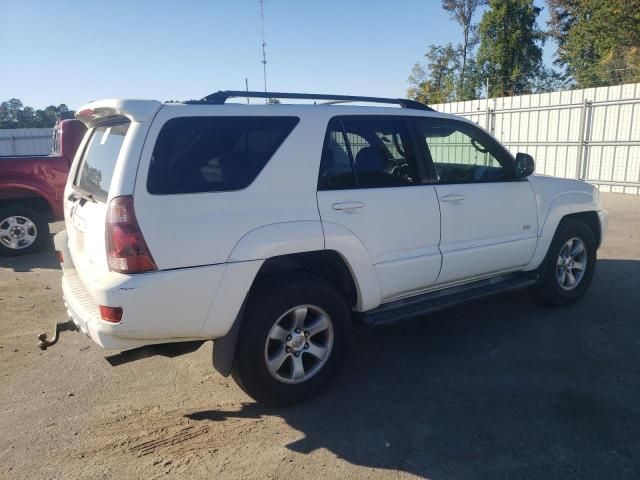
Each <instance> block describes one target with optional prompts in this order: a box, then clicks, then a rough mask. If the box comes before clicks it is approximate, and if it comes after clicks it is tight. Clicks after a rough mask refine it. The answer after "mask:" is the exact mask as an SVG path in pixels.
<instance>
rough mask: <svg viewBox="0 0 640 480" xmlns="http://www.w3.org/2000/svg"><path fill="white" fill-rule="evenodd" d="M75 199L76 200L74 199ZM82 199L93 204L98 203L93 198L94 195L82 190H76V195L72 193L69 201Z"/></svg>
mask: <svg viewBox="0 0 640 480" xmlns="http://www.w3.org/2000/svg"><path fill="white" fill-rule="evenodd" d="M72 196H73V197H75V198H72ZM78 198H80V199H82V200H89V201H90V202H93V203H97V200H96V199H95V198H94V197H93V194H92V193H89V192H83V191H81V190H76V191H75V192H74V193H72V194H71V195H69V200H71V201H74V200H76V199H78Z"/></svg>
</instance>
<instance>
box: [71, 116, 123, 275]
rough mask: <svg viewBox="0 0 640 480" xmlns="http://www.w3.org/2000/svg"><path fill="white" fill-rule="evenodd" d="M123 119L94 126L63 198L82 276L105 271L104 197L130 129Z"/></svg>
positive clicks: (105, 204)
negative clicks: (69, 186)
mask: <svg viewBox="0 0 640 480" xmlns="http://www.w3.org/2000/svg"><path fill="white" fill-rule="evenodd" d="M130 125H131V124H130V122H129V121H123V120H122V119H119V120H116V121H114V122H108V123H105V124H102V125H99V126H97V127H95V128H94V129H93V130H92V131H91V132H90V134H89V135H90V136H89V139H88V140H87V142H86V144H85V147H84V151H83V153H82V157H81V159H80V162H79V163H78V167H77V168H76V170H75V172H74V173H73V178H72V179H70V181H71V188H67V190H66V197H67V198H65V220H66V228H67V234H68V237H69V250H70V253H71V256H72V259H73V263H74V265H75V267H76V269H77V270H78V271H79V273H80V274H81V276H83V277H85V279H94V278H96V277H97V276H99V275H100V274H102V273H104V272H107V271H108V266H107V256H106V249H105V219H106V218H105V217H106V212H107V198H108V194H109V189H110V186H111V181H112V177H113V175H114V171H115V169H116V165H117V161H118V157H119V155H120V153H121V151H122V150H123V145H124V142H125V139H126V136H127V133H128V131H129V129H130Z"/></svg>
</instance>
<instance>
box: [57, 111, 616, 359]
mask: <svg viewBox="0 0 640 480" xmlns="http://www.w3.org/2000/svg"><path fill="white" fill-rule="evenodd" d="M82 109H93V110H96V111H98V110H99V111H101V112H112V113H110V114H117V115H122V116H126V117H127V118H129V120H130V121H131V122H132V123H131V126H130V128H129V132H128V134H127V137H126V139H125V142H124V145H123V148H122V150H121V152H120V155H119V157H118V159H117V165H116V168H115V171H114V175H113V180H112V183H111V187H110V190H109V195H108V198H107V202H108V201H110V200H111V199H112V198H114V197H117V196H121V195H133V197H134V206H135V212H136V216H137V219H138V222H139V224H140V227H141V230H142V232H143V234H144V237H145V239H146V242H147V244H148V245H149V248H150V250H151V252H152V255H153V257H154V259H155V261H156V263H157V265H158V268H159V271H157V272H149V273H145V274H139V275H122V274H119V273H114V272H110V271H109V270H108V268H107V263H106V252H105V241H104V232H105V212H106V203H101V202H97V203H93V202H87V203H85V204H84V205H83V206H82V208H80V209H79V210H77V211H76V213H77V214H79V216H78V218H77V219H76V220H75V223H74V220H73V219H72V218H71V215H70V211H69V210H70V208H71V205H70V204H69V203H67V204H65V217H66V228H67V232H64V233H62V234H59V235H58V236H56V248H57V249H58V250H60V251H62V252H63V255H64V258H65V262H64V263H63V272H64V277H63V290H64V295H65V299H66V303H67V307H68V310H69V314H70V316H71V317H72V318H73V319H74V321H75V322H76V323H77V324H78V325H79V326H80V327H81V328H82V330H83V331H85V333H87V334H88V335H89V336H90V337H91V338H92V339H93V340H94V341H96V342H97V343H98V344H100V345H102V346H104V347H105V348H119V349H123V348H132V347H135V346H141V345H146V344H154V343H164V342H175V341H180V340H190V339H211V338H214V339H215V338H219V337H222V336H224V335H226V334H227V333H228V331H229V329H230V328H231V326H232V325H233V322H234V321H235V319H236V316H237V315H238V312H239V311H240V308H241V306H242V303H243V302H244V300H245V297H246V295H247V292H248V291H249V289H250V288H251V285H252V284H253V281H254V278H255V276H256V274H257V273H258V271H259V270H260V267H261V266H262V265H263V263H264V261H265V260H266V259H268V258H271V257H274V256H279V255H286V254H290V253H300V252H309V251H321V250H323V249H326V250H332V251H335V252H337V253H338V254H339V255H340V257H341V258H342V259H343V260H344V261H345V263H346V265H347V267H348V269H349V270H350V272H351V274H352V276H353V280H354V283H355V286H356V290H357V300H356V304H355V305H354V309H355V310H358V311H367V310H371V309H373V308H376V307H377V306H379V305H380V304H381V303H384V302H388V301H392V300H394V299H397V298H401V297H407V296H411V295H414V294H416V293H418V292H422V291H425V290H433V289H438V288H443V287H445V286H449V285H453V284H460V283H465V282H468V281H472V280H474V279H477V278H479V277H483V276H485V277H486V276H490V275H492V274H495V273H498V272H502V271H514V270H532V269H535V268H537V267H538V266H539V265H540V262H541V261H542V259H543V258H544V255H545V254H546V251H547V249H548V246H549V243H550V242H551V239H552V238H553V234H554V233H555V229H556V228H557V225H558V223H559V222H560V220H561V219H562V217H563V216H564V215H567V214H568V213H575V212H583V211H597V212H599V216H600V219H601V224H602V229H603V231H604V228H605V226H606V215H605V212H604V211H602V208H601V206H600V205H599V199H598V196H597V190H595V189H594V188H593V187H592V186H590V185H588V184H584V183H581V182H571V181H568V180H559V179H553V178H544V177H536V176H533V177H531V178H529V179H528V180H527V181H522V182H505V183H500V184H498V183H491V184H474V185H446V186H445V185H438V186H433V185H418V186H411V187H402V188H382V189H362V190H342V191H321V192H317V178H318V170H319V165H320V157H321V151H322V144H323V141H324V135H325V131H326V127H327V123H328V121H329V119H330V118H331V117H333V116H336V115H358V114H366V115H399V116H430V117H436V118H448V117H450V116H448V115H445V114H439V113H435V112H425V111H418V110H408V109H407V110H403V109H396V108H384V107H375V108H371V107H354V106H344V105H342V106H328V105H317V106H313V105H271V106H266V107H265V106H259V105H251V106H245V105H237V104H229V105H217V106H213V105H182V104H170V105H163V104H160V103H158V102H155V101H148V102H145V101H137V100H136V101H128V100H126V101H120V100H118V101H114V100H106V101H101V102H95V103H93V104H89V105H86V106H84V107H82ZM215 115H224V116H232V115H247V116H258V115H268V116H272V115H282V116H296V117H299V119H300V121H299V123H298V125H297V126H296V127H295V128H294V130H293V132H292V133H291V134H290V136H289V137H288V138H287V140H286V141H285V142H284V143H283V144H282V145H281V147H280V148H279V149H278V150H277V151H276V153H275V154H274V155H273V157H272V158H271V160H270V161H269V162H268V163H267V165H266V166H265V168H264V169H263V170H262V171H261V172H260V174H259V175H258V176H257V178H256V179H255V180H254V182H253V183H251V184H250V185H249V186H248V187H246V188H245V189H243V190H239V191H234V192H218V193H198V194H183V195H151V194H149V193H148V191H147V188H146V184H147V172H148V170H149V164H150V161H151V154H152V151H153V148H154V145H155V141H156V138H157V136H158V133H159V131H160V129H161V128H162V126H163V125H164V123H165V122H167V121H168V120H169V119H171V118H176V117H184V116H215ZM100 118H102V117H100V115H98V114H96V115H95V116H94V117H86V118H85V119H84V120H85V121H86V123H87V124H88V125H89V126H90V127H92V126H94V125H95V123H96V122H98V121H99V120H100ZM455 118H457V117H455ZM86 138H88V135H87V137H85V143H86ZM82 150H83V145H81V147H80V149H79V150H78V151H79V152H81V151H82ZM80 156H81V155H80V154H78V155H77V158H76V159H75V161H74V164H73V166H72V169H71V173H70V175H69V182H68V185H67V189H66V191H65V196H66V197H68V196H69V194H71V193H72V189H71V183H72V181H73V178H74V176H75V170H76V169H77V165H78V162H79V158H80ZM453 194H456V195H457V194H460V195H463V196H464V197H465V201H464V202H461V203H458V204H454V203H450V202H449V203H448V202H442V197H444V196H446V195H453ZM439 197H440V199H439ZM342 202H360V203H362V204H363V208H360V209H355V210H353V211H345V210H341V211H339V210H335V209H334V208H333V204H335V203H342ZM526 225H529V228H524V227H525V226H526ZM80 230H81V231H80ZM100 304H102V305H108V306H122V307H123V310H124V316H123V319H122V322H121V323H119V324H115V325H114V324H109V323H107V322H104V321H102V320H101V319H100V316H99V313H96V312H97V309H98V305H100Z"/></svg>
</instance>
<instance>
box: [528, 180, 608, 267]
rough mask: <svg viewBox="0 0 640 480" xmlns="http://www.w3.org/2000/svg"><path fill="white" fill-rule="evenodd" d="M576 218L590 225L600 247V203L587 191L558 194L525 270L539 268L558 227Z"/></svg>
mask: <svg viewBox="0 0 640 480" xmlns="http://www.w3.org/2000/svg"><path fill="white" fill-rule="evenodd" d="M569 218H574V219H577V220H580V221H583V222H585V223H586V224H587V226H589V228H590V229H591V231H592V232H593V235H594V237H595V238H596V245H597V246H598V247H599V246H600V242H601V241H602V233H603V232H602V228H601V225H600V218H599V217H598V204H597V202H596V201H595V199H594V197H593V195H592V194H589V193H587V192H566V193H562V194H560V195H557V196H556V197H555V198H554V199H553V201H552V202H551V204H550V205H549V208H548V209H547V213H546V216H545V219H544V222H542V223H541V225H540V229H539V232H538V244H537V246H536V250H535V253H534V255H533V257H532V259H531V261H530V262H529V264H528V265H527V267H526V268H525V270H534V269H537V268H538V267H539V266H540V265H541V264H542V262H543V261H544V259H545V257H546V255H547V252H548V250H549V247H550V246H551V242H552V241H553V238H554V236H555V234H556V232H557V231H558V227H559V226H560V224H561V222H562V221H563V220H565V219H569Z"/></svg>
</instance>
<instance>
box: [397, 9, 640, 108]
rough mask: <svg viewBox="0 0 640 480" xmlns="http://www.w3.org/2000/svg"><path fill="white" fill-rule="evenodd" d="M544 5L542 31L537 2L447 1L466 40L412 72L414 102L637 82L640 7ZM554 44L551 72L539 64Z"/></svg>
mask: <svg viewBox="0 0 640 480" xmlns="http://www.w3.org/2000/svg"><path fill="white" fill-rule="evenodd" d="M546 6H547V8H548V9H549V18H548V20H547V22H546V26H547V29H546V30H543V29H542V28H540V27H539V25H538V22H537V20H538V17H539V15H540V12H541V11H542V8H540V7H537V6H536V5H535V4H534V1H533V0H442V8H443V9H444V10H445V11H447V12H448V13H449V14H450V16H451V19H452V20H454V21H455V22H456V23H457V24H458V25H459V27H460V29H461V41H460V43H458V44H456V45H454V44H453V43H448V44H446V45H430V46H429V47H428V49H427V52H426V53H425V55H424V60H423V61H422V62H418V63H416V64H415V65H414V66H413V69H412V70H411V74H410V76H409V90H408V92H407V93H408V96H409V98H412V99H416V100H419V101H422V102H425V103H445V102H452V101H459V100H473V99H476V98H479V96H480V95H481V94H484V95H488V96H490V97H498V96H510V95H520V94H526V93H541V92H548V91H555V90H562V89H567V88H588V87H599V86H606V85H616V84H621V83H628V82H638V81H640V0H606V1H604V0H546ZM481 11H482V15H480V12H481ZM477 17H480V20H479V21H478V22H476V19H477ZM549 40H552V41H555V42H556V45H557V49H556V52H555V54H554V61H553V66H552V67H547V66H545V65H544V64H543V61H542V46H543V44H544V43H545V42H546V41H549ZM487 87H488V91H487Z"/></svg>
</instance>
